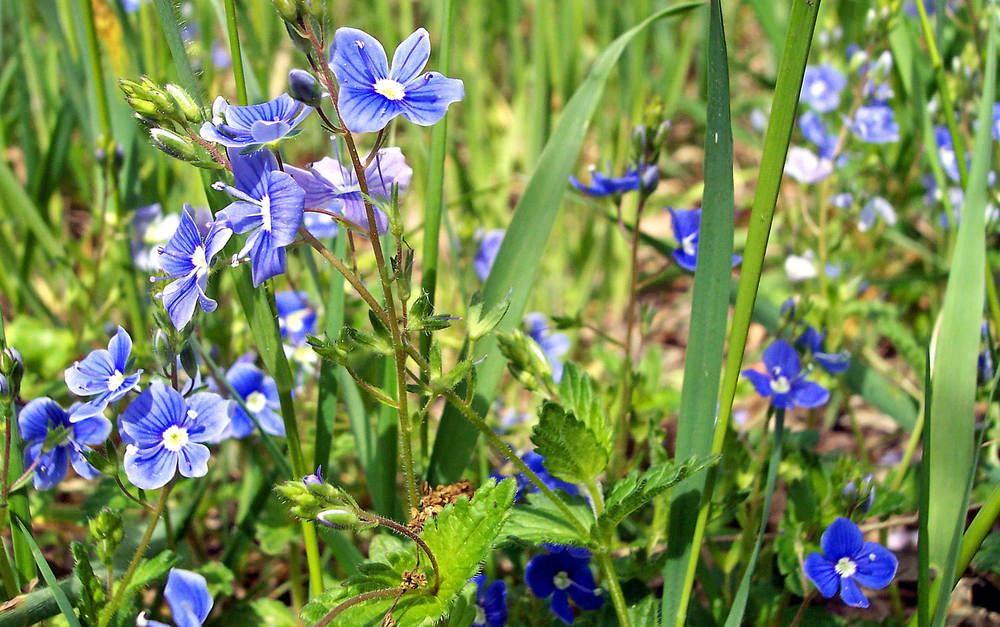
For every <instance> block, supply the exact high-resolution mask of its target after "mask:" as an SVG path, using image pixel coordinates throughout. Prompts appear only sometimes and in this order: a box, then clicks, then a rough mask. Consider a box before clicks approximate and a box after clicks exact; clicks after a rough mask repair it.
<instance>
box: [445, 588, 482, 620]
mask: <svg viewBox="0 0 1000 627" xmlns="http://www.w3.org/2000/svg"><path fill="white" fill-rule="evenodd" d="M478 614H479V608H478V606H477V605H476V584H474V583H472V582H469V583H466V584H465V587H464V588H462V591H461V592H460V593H459V595H458V599H457V600H456V601H455V605H454V606H453V607H452V608H451V611H450V612H448V618H447V620H446V621H445V622H444V623H442V624H443V625H447V626H448V627H472V623H474V622H476V616H477V615H478Z"/></svg>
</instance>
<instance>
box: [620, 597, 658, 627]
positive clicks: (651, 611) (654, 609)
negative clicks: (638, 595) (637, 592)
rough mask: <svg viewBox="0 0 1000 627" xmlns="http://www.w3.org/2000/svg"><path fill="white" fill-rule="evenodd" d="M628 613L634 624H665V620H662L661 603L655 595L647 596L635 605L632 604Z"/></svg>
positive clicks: (651, 625) (653, 626)
mask: <svg viewBox="0 0 1000 627" xmlns="http://www.w3.org/2000/svg"><path fill="white" fill-rule="evenodd" d="M628 615H629V618H631V619H632V624H633V625H645V626H647V627H659V625H662V624H663V621H662V620H660V603H659V601H658V600H657V599H656V597H653V596H647V597H645V598H644V599H643V600H641V601H639V602H638V603H636V604H635V605H630V606H629V608H628Z"/></svg>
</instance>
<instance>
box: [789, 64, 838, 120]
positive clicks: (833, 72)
mask: <svg viewBox="0 0 1000 627" xmlns="http://www.w3.org/2000/svg"><path fill="white" fill-rule="evenodd" d="M844 87H847V78H846V77H845V76H844V75H843V74H842V73H841V72H840V70H838V69H837V68H835V67H833V66H832V65H810V66H808V67H807V68H806V71H805V73H804V74H803V76H802V92H801V94H800V96H799V98H800V99H801V100H803V101H805V102H806V103H807V104H808V105H809V106H810V107H812V108H813V109H815V110H816V111H819V112H820V113H826V112H828V111H833V110H834V109H836V108H837V107H839V106H840V92H842V91H843V90H844Z"/></svg>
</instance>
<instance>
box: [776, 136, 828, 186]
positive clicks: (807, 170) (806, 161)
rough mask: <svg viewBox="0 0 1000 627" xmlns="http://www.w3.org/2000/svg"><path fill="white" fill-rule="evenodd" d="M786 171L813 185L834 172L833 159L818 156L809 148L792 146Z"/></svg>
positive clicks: (794, 177)
mask: <svg viewBox="0 0 1000 627" xmlns="http://www.w3.org/2000/svg"><path fill="white" fill-rule="evenodd" d="M785 173H786V174H788V175H789V176H790V177H792V178H793V179H795V180H796V181H798V182H800V183H806V184H810V185H811V184H813V183H818V182H820V181H822V180H823V179H825V178H827V177H828V176H830V175H831V174H833V161H831V160H830V159H827V158H824V157H819V156H817V155H816V153H814V152H813V151H811V150H809V149H808V148H803V147H801V146H792V147H791V148H789V149H788V158H787V159H786V160H785Z"/></svg>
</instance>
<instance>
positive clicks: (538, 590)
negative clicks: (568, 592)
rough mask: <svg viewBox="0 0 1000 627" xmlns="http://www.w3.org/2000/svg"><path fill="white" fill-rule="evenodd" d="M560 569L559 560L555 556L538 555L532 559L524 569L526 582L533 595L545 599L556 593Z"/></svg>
mask: <svg viewBox="0 0 1000 627" xmlns="http://www.w3.org/2000/svg"><path fill="white" fill-rule="evenodd" d="M558 567H559V559H558V557H557V556H555V555H536V556H535V557H533V558H531V560H530V561H529V562H528V565H527V567H525V569H524V581H525V583H527V584H528V589H529V590H531V593H532V594H533V595H535V596H536V597H538V598H539V599H544V598H547V597H548V596H549V595H551V594H552V593H553V592H555V590H556V586H555V576H556V573H557V572H559V571H558V570H556V569H557V568H558Z"/></svg>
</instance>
